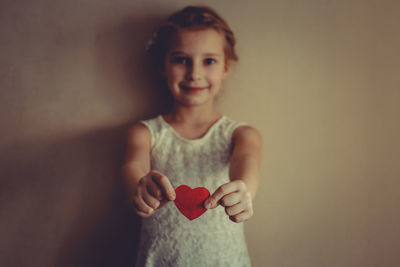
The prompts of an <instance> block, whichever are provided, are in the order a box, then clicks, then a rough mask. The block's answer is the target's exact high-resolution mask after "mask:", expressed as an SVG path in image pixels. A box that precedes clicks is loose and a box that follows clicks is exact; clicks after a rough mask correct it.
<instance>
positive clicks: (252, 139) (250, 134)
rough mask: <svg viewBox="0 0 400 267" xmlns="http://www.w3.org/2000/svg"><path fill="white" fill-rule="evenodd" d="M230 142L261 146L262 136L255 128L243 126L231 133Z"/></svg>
mask: <svg viewBox="0 0 400 267" xmlns="http://www.w3.org/2000/svg"><path fill="white" fill-rule="evenodd" d="M232 141H233V142H234V143H252V144H255V145H260V146H261V143H262V135H261V132H260V131H259V130H258V129H256V128H255V127H253V126H250V125H243V126H239V127H237V128H236V129H235V130H234V132H233V133H232Z"/></svg>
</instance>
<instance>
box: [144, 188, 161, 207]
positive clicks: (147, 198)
mask: <svg viewBox="0 0 400 267" xmlns="http://www.w3.org/2000/svg"><path fill="white" fill-rule="evenodd" d="M143 200H144V202H145V203H146V204H147V205H148V206H149V207H150V208H152V209H154V210H155V209H157V208H158V207H159V206H160V201H159V200H158V199H156V198H155V197H154V196H152V195H151V194H149V193H148V192H143Z"/></svg>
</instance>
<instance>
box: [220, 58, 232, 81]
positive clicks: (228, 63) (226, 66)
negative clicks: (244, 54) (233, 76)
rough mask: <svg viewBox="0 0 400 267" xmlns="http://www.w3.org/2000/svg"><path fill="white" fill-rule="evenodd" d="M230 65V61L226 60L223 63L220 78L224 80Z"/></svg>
mask: <svg viewBox="0 0 400 267" xmlns="http://www.w3.org/2000/svg"><path fill="white" fill-rule="evenodd" d="M230 66H231V62H230V61H229V60H228V61H226V63H225V67H224V73H223V74H222V79H223V80H224V79H225V78H226V77H227V76H228V72H229V68H230Z"/></svg>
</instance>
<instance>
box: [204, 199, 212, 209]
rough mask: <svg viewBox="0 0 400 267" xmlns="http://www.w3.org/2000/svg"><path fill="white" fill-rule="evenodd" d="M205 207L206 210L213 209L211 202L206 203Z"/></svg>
mask: <svg viewBox="0 0 400 267" xmlns="http://www.w3.org/2000/svg"><path fill="white" fill-rule="evenodd" d="M204 207H205V208H206V209H210V208H211V202H210V201H206V203H204Z"/></svg>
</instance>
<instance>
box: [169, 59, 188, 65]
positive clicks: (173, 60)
mask: <svg viewBox="0 0 400 267" xmlns="http://www.w3.org/2000/svg"><path fill="white" fill-rule="evenodd" d="M171 62H172V63H176V64H186V63H187V62H188V60H187V59H186V58H184V57H174V58H173V59H172V60H171Z"/></svg>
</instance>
